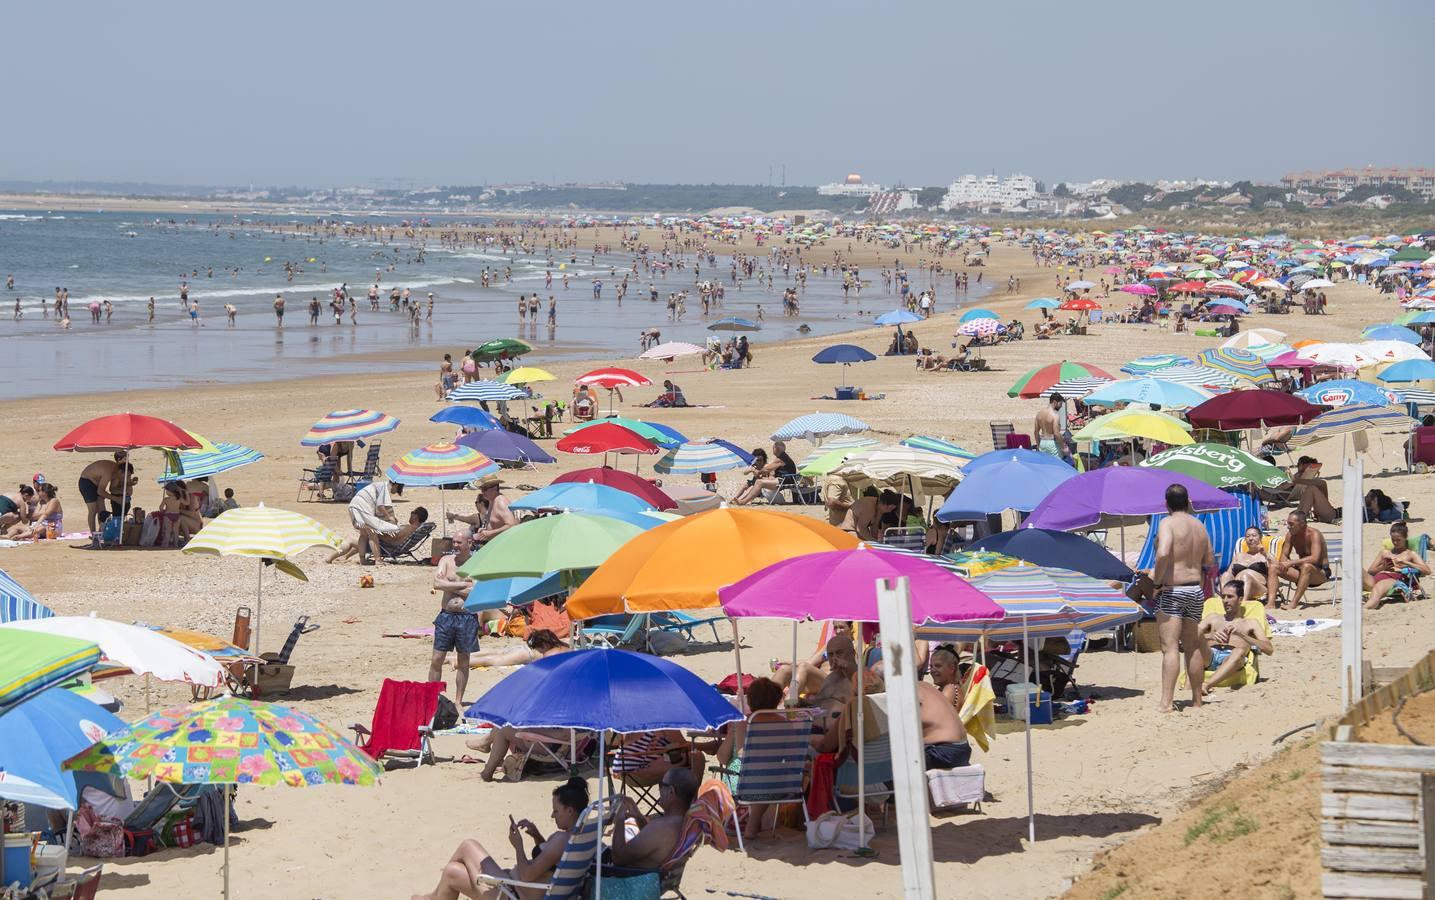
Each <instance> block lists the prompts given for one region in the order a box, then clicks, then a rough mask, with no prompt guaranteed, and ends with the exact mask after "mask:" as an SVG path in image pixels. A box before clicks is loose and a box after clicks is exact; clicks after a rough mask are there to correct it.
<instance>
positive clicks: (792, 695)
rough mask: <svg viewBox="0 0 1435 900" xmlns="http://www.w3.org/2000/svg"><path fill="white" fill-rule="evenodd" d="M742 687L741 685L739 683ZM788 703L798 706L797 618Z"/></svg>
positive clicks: (791, 705) (794, 629) (793, 631)
mask: <svg viewBox="0 0 1435 900" xmlns="http://www.w3.org/2000/svg"><path fill="white" fill-rule="evenodd" d="M739 687H741V685H739ZM787 705H788V706H790V707H792V708H794V709H795V708H796V707H797V620H796V619H793V620H792V683H791V684H789V685H788V686H787Z"/></svg>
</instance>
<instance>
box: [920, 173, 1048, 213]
mask: <svg viewBox="0 0 1435 900" xmlns="http://www.w3.org/2000/svg"><path fill="white" fill-rule="evenodd" d="M1035 197H1036V179H1035V178H1032V177H1031V176H1030V175H1008V176H1007V177H1006V178H997V176H996V175H986V176H981V175H963V176H962V177H961V178H958V179H957V180H956V181H954V182H952V184H951V186H950V187H948V188H947V193H946V195H945V196H944V197H942V203H941V207H942V209H944V210H952V209H956V208H957V207H959V206H980V207H997V208H999V209H1015V208H1019V207H1021V206H1022V204H1024V203H1026V202H1027V201H1028V200H1032V199H1034V198H1035Z"/></svg>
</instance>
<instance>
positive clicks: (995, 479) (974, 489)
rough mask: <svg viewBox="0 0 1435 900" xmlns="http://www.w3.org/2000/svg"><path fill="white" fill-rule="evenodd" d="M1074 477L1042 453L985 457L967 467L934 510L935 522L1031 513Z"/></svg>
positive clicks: (1000, 452)
mask: <svg viewBox="0 0 1435 900" xmlns="http://www.w3.org/2000/svg"><path fill="white" fill-rule="evenodd" d="M1038 457H1044V458H1045V459H1038ZM1075 477H1076V470H1075V469H1073V468H1072V467H1071V466H1069V465H1067V464H1066V463H1064V462H1062V461H1061V460H1059V459H1057V458H1056V457H1054V456H1049V455H1047V454H1045V453H1036V452H1033V451H1031V450H998V451H993V452H992V453H984V454H982V455H981V456H979V457H977V458H976V459H974V460H972V461H971V462H969V463H967V465H966V478H965V479H964V480H963V481H962V483H961V484H959V485H957V486H956V487H955V488H953V489H952V492H951V493H950V494H948V495H947V499H946V501H945V502H943V503H942V506H941V508H940V509H938V510H937V521H939V522H954V521H963V520H969V519H974V518H981V517H984V516H987V515H991V514H994V513H1001V512H1004V511H1006V510H1008V509H1014V510H1017V511H1019V512H1030V511H1031V510H1033V509H1036V507H1037V506H1038V505H1039V504H1040V503H1041V501H1042V500H1044V499H1046V495H1047V494H1049V493H1051V492H1052V491H1053V490H1055V489H1056V488H1057V486H1058V485H1060V484H1061V483H1063V482H1065V481H1066V480H1067V479H1069V478H1075Z"/></svg>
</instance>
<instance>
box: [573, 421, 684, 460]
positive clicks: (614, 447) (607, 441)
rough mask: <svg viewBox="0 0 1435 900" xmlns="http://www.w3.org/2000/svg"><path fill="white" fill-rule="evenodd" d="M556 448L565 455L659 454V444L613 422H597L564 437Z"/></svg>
mask: <svg viewBox="0 0 1435 900" xmlns="http://www.w3.org/2000/svg"><path fill="white" fill-rule="evenodd" d="M554 446H556V447H557V448H558V449H559V450H562V451H563V452H564V453H577V454H593V453H602V454H604V455H607V454H609V453H658V452H660V448H659V447H658V445H657V444H655V443H653V442H652V441H650V440H648V439H647V438H645V437H643V436H642V435H640V434H638V433H636V432H634V431H632V430H631V429H628V428H624V427H623V426H622V425H617V424H614V423H612V422H595V423H592V424H591V426H590V427H585V428H583V429H582V430H581V431H576V432H574V433H572V434H567V435H564V436H563V437H561V438H559V439H558V443H557V444H556V445H554Z"/></svg>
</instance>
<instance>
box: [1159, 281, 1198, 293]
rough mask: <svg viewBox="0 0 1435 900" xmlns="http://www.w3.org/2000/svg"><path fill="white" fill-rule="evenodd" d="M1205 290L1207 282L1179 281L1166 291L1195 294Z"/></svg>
mask: <svg viewBox="0 0 1435 900" xmlns="http://www.w3.org/2000/svg"><path fill="white" fill-rule="evenodd" d="M1205 289H1206V282H1204V281H1178V282H1176V283H1175V284H1173V285H1171V286H1170V287H1168V288H1166V290H1168V291H1175V292H1176V293H1178V294H1194V293H1199V292H1201V291H1204V290H1205Z"/></svg>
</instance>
